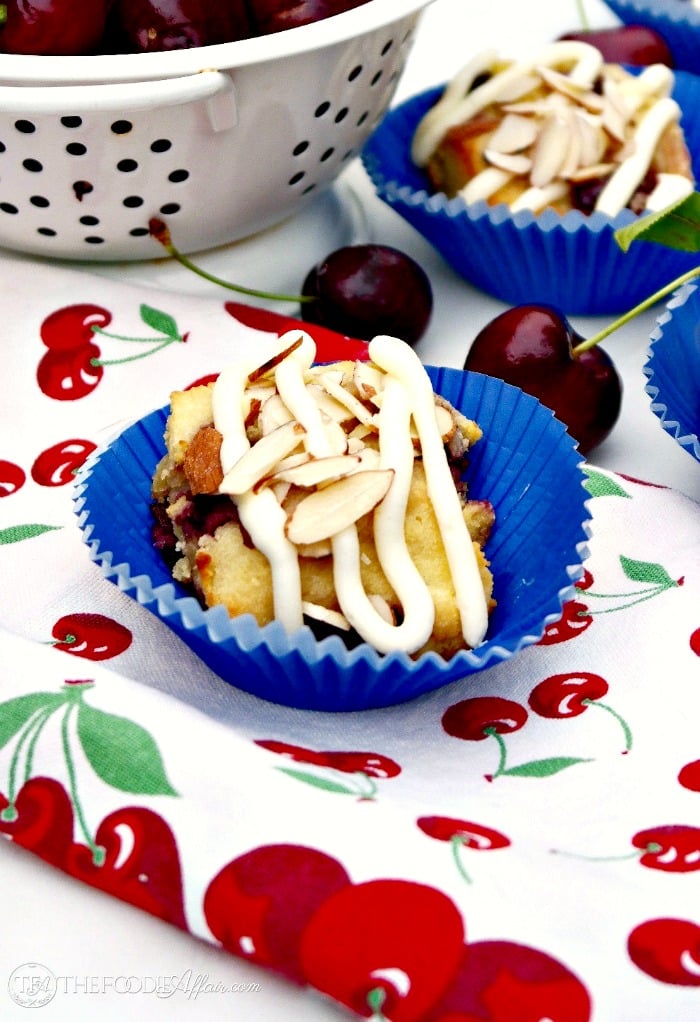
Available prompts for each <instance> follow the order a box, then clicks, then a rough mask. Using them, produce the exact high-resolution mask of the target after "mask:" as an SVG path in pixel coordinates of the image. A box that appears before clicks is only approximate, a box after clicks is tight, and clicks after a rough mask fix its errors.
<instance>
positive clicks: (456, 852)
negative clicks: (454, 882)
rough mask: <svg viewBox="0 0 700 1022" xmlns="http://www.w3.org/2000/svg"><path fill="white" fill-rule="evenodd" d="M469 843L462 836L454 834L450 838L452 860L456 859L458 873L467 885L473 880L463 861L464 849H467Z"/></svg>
mask: <svg viewBox="0 0 700 1022" xmlns="http://www.w3.org/2000/svg"><path fill="white" fill-rule="evenodd" d="M466 846H467V842H466V841H465V840H464V838H463V837H462V836H461V835H460V834H453V836H452V837H451V838H450V849H451V851H452V858H453V859H454V863H455V866H456V867H457V872H458V873H459V875H460V876H461V878H462V880H464V882H465V883H467V884H470V883H471V882H472V878H471V877H470V876H469V874H468V873H467V871H466V869H465V866H464V863H463V861H462V849H463V848H466Z"/></svg>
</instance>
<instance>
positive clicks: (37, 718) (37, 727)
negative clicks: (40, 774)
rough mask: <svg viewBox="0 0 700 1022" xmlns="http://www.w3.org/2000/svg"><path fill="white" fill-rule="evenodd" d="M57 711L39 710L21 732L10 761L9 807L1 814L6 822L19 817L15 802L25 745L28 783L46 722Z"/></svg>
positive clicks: (53, 708) (25, 778)
mask: <svg viewBox="0 0 700 1022" xmlns="http://www.w3.org/2000/svg"><path fill="white" fill-rule="evenodd" d="M55 710H56V707H55V706H51V707H43V708H42V709H39V710H37V711H36V713H35V714H34V715H33V716H31V717H30V718H29V720H28V721H27V724H26V726H25V727H24V728H23V730H21V731H20V732H19V735H18V739H17V744H16V746H15V749H14V752H13V754H12V759H11V760H10V769H9V774H8V782H7V801H8V805H7V806H6V807H5V808H4V809H3V810H2V813H0V818H2V819H3V820H5V821H6V822H10V821H12V820H14V819H15V818H16V816H17V810H16V808H15V800H16V798H17V775H18V773H19V768H20V761H21V759H22V752H23V750H24V747H25V745H26V746H27V753H26V755H25V767H24V781H25V782H26V781H27V780H28V779H29V777H30V776H31V764H32V760H33V757H34V749H35V748H36V743H37V740H38V738H39V735H40V734H41V732H42V730H43V728H44V725H45V724H46V721H47V720H48V719H49V717H50V716H51V715H52V713H54V711H55Z"/></svg>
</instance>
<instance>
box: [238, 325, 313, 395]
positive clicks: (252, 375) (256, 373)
mask: <svg viewBox="0 0 700 1022" xmlns="http://www.w3.org/2000/svg"><path fill="white" fill-rule="evenodd" d="M303 343H304V338H303V337H302V335H301V334H300V335H299V337H297V339H296V341H293V342H292V343H291V344H290V345H289V347H287V348H285V349H284V351H278V352H277V354H276V355H273V356H272V358H268V359H267V361H266V362H263V363H262V364H261V365H259V366H257V367H256V368H255V369H251V371H250V372H249V373H248V383H257V381H258V380H261V379H263V377H265V376H267V375H268V373H271V372H272V370H273V369H275V368H276V367H277V366H278V365H279V364H280V362H284V360H285V358H289V356H290V355H291V354H292V352H293V351H296V350H297V348H300V347H301V345H302V344H303Z"/></svg>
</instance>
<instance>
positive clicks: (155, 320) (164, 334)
mask: <svg viewBox="0 0 700 1022" xmlns="http://www.w3.org/2000/svg"><path fill="white" fill-rule="evenodd" d="M139 315H140V318H141V321H142V323H144V324H145V325H146V326H148V327H151V329H152V330H154V331H156V332H157V333H158V334H160V335H161V336H160V338H158V337H133V336H129V335H126V334H118V333H114V332H112V331H110V330H105V328H104V327H102V326H97V325H93V327H92V333H93V334H94V335H98V336H100V337H104V338H106V339H108V340H112V341H119V342H122V343H126V344H152V345H154V346H153V347H151V348H149V350H148V351H141V352H139V353H138V354H136V355H127V356H125V357H124V358H115V359H103V358H97V357H95V358H91V359H90V365H91V366H115V365H124V364H125V363H127V362H136V361H137V360H138V359H141V358H148V356H149V355H155V354H157V352H159V351H162V350H163V348H167V347H168V345H170V344H184V343H185V342H186V341H187V338H188V336H189V335H188V334H187V333H185V334H183V333H182V332H181V331H180V329H179V328H178V325H177V323H176V322H175V320H174V318H173V317H172V316H171V315H169V314H168V313H167V312H163V311H161V310H160V309H155V308H153V307H152V306H150V305H146V304H145V303H142V304H141V306H140V307H139ZM154 342H155V344H154Z"/></svg>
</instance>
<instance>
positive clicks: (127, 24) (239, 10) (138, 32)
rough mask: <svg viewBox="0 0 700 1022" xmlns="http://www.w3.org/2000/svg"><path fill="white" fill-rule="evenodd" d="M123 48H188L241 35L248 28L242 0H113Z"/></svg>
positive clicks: (246, 13) (242, 36)
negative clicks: (221, 0)
mask: <svg viewBox="0 0 700 1022" xmlns="http://www.w3.org/2000/svg"><path fill="white" fill-rule="evenodd" d="M115 18H116V21H117V23H118V26H119V32H120V35H121V37H122V40H123V41H125V42H126V46H125V48H127V49H132V50H136V51H139V52H148V53H150V52H152V51H160V50H179V49H188V48H190V47H193V46H208V45H211V44H214V43H226V42H231V41H233V40H236V39H245V38H247V37H248V36H250V35H251V34H252V28H251V25H250V20H249V17H248V12H247V10H246V6H245V2H244V0H226V2H224V3H218V4H212V3H207V2H205V0H116V5H115Z"/></svg>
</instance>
